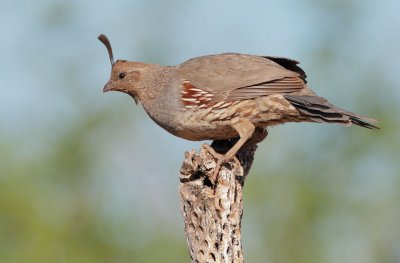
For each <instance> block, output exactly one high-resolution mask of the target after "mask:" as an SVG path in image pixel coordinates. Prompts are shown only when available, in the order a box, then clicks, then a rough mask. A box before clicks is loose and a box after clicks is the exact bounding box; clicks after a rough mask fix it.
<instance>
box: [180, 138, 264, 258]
mask: <svg viewBox="0 0 400 263" xmlns="http://www.w3.org/2000/svg"><path fill="white" fill-rule="evenodd" d="M234 143H235V141H234V140H226V141H214V142H213V144H212V145H211V147H212V148H213V149H214V150H215V151H216V152H218V153H225V152H226V151H227V150H228V149H230V147H231V146H232V145H233V144H234ZM256 148H257V146H256V145H251V146H246V147H244V148H242V149H241V150H240V151H239V152H238V154H237V159H236V158H235V160H231V161H230V162H229V163H228V164H226V165H223V166H222V167H221V170H220V171H219V174H218V176H217V179H216V181H217V182H212V181H211V179H210V178H212V174H213V172H214V168H215V167H216V160H215V159H214V157H213V155H212V154H211V153H210V150H209V147H207V146H206V145H203V146H202V147H201V149H200V152H199V153H198V154H197V153H196V152H195V151H194V150H192V151H191V152H186V153H185V160H184V162H183V164H182V168H181V171H180V188H179V190H180V196H181V211H182V214H183V217H184V223H185V233H186V239H187V243H188V246H189V253H190V257H191V259H192V262H196V263H202V262H239V263H240V262H243V252H242V243H241V219H242V215H243V203H242V187H243V185H244V181H245V178H246V175H247V173H248V172H249V170H250V167H251V165H252V163H253V156H254V153H255V150H256ZM211 151H212V149H211Z"/></svg>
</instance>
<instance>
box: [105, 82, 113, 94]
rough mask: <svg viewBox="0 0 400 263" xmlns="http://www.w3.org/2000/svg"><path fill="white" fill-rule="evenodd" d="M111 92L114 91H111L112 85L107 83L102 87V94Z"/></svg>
mask: <svg viewBox="0 0 400 263" xmlns="http://www.w3.org/2000/svg"><path fill="white" fill-rule="evenodd" d="M111 90H114V89H113V87H112V85H110V82H107V84H106V85H104V88H103V92H107V91H111Z"/></svg>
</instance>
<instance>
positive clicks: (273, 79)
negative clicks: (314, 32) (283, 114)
mask: <svg viewBox="0 0 400 263" xmlns="http://www.w3.org/2000/svg"><path fill="white" fill-rule="evenodd" d="M297 63H298V62H297V61H294V60H290V59H285V58H274V57H260V56H253V55H243V54H233V53H229V54H221V55H211V56H204V57H198V58H194V59H191V60H189V61H187V62H185V63H183V64H181V65H180V66H179V67H178V76H179V77H180V78H181V79H182V81H190V83H191V84H193V85H194V86H196V87H198V88H200V89H202V90H205V91H207V92H211V93H213V94H214V95H215V96H214V101H215V100H218V101H221V100H243V99H250V98H255V97H260V96H268V95H270V94H274V93H293V92H299V91H301V90H302V89H304V88H306V84H305V74H304V71H303V70H302V69H301V68H300V67H298V66H297ZM285 66H286V67H287V68H286V67H285Z"/></svg>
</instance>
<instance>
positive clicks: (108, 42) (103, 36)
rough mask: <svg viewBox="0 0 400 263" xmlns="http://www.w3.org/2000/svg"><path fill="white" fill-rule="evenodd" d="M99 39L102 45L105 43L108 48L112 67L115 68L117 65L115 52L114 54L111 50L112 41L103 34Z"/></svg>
mask: <svg viewBox="0 0 400 263" xmlns="http://www.w3.org/2000/svg"><path fill="white" fill-rule="evenodd" d="M98 39H99V40H100V41H101V43H103V44H104V45H105V46H106V48H107V50H108V55H109V57H110V62H111V66H113V65H114V64H115V62H114V56H113V52H112V48H111V44H110V41H109V40H108V38H107V37H106V36H105V35H103V34H101V35H100V36H99V37H98Z"/></svg>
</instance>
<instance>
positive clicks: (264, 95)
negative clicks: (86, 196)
mask: <svg viewBox="0 0 400 263" xmlns="http://www.w3.org/2000/svg"><path fill="white" fill-rule="evenodd" d="M98 38H99V40H100V41H101V42H102V43H103V44H104V45H105V46H106V48H107V50H108V54H109V58H110V62H111V67H112V68H111V77H110V80H109V81H108V82H107V84H106V85H105V86H104V89H103V91H104V92H107V91H120V92H124V93H127V94H128V95H130V96H131V97H132V98H133V99H134V100H135V102H136V103H140V104H142V106H143V108H144V109H145V111H146V112H147V114H148V115H149V116H150V118H151V119H153V121H154V122H156V123H157V124H158V125H159V126H161V127H162V128H164V129H165V130H167V131H168V132H170V133H171V134H173V135H176V136H178V137H181V138H183V139H187V140H192V141H202V140H227V139H231V138H236V137H239V139H238V140H237V142H236V144H234V146H233V147H232V148H231V149H230V150H228V152H226V153H225V154H224V155H215V157H216V158H218V161H217V168H216V169H215V170H216V172H215V173H214V176H213V177H215V176H216V174H217V173H218V170H219V168H220V166H221V165H222V164H223V163H224V162H227V161H229V160H230V159H232V158H233V157H234V156H235V155H236V153H237V152H238V150H239V149H240V148H241V147H242V146H243V145H244V144H245V143H246V142H249V143H250V142H253V143H258V142H259V141H262V140H263V139H264V138H265V136H266V130H265V129H266V128H267V127H269V126H273V125H277V124H283V123H286V122H319V123H340V124H344V125H351V124H355V125H358V126H362V127H365V128H369V129H377V128H378V127H376V126H375V125H373V124H371V122H374V121H375V120H374V119H370V118H367V117H364V116H361V115H358V114H354V113H351V112H349V111H346V110H343V109H340V108H337V107H335V106H334V105H332V104H330V103H329V102H328V101H327V100H326V99H325V98H322V97H319V96H317V95H316V94H315V93H314V92H313V91H312V90H311V89H310V88H309V87H308V86H307V81H306V74H305V73H304V71H303V70H302V69H301V68H300V67H299V66H298V62H297V61H295V60H292V59H288V58H281V57H271V56H255V55H246V54H237V53H226V54H218V55H208V56H202V57H196V58H193V59H190V60H188V61H186V62H184V63H182V64H180V65H177V66H161V65H156V64H146V63H141V62H131V61H126V60H117V61H114V57H113V52H112V48H111V44H110V42H109V40H108V39H107V37H106V36H105V35H100V36H99V37H98ZM255 131H256V132H255Z"/></svg>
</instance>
